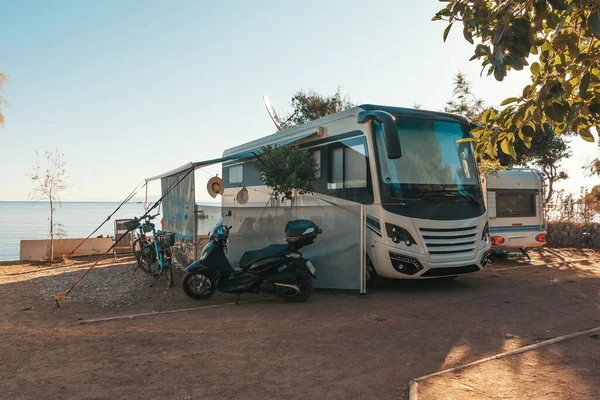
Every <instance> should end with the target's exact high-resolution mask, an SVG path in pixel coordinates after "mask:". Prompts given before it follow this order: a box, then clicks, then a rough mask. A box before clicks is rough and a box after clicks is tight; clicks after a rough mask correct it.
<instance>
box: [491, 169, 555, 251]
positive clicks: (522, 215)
mask: <svg viewBox="0 0 600 400" xmlns="http://www.w3.org/2000/svg"><path fill="white" fill-rule="evenodd" d="M485 181H486V182H485V183H486V185H485V186H486V192H487V193H486V195H487V208H488V216H489V219H490V221H489V224H490V234H491V240H492V248H494V249H520V250H521V251H522V252H523V253H525V252H526V251H527V250H528V249H530V248H532V247H540V246H543V245H545V244H546V242H547V240H548V235H547V232H546V221H545V219H544V177H543V176H542V174H541V173H540V172H539V171H537V170H535V169H507V170H505V171H496V176H494V175H490V176H488V177H487V178H486V180H485Z"/></svg>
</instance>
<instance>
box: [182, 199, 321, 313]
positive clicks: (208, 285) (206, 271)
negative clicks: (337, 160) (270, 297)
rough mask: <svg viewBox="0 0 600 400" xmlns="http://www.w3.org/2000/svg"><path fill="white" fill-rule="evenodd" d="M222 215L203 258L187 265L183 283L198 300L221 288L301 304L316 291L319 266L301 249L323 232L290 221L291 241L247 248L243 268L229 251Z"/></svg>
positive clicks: (311, 225)
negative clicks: (314, 281)
mask: <svg viewBox="0 0 600 400" xmlns="http://www.w3.org/2000/svg"><path fill="white" fill-rule="evenodd" d="M225 215H227V216H230V215H231V211H229V212H228V213H227V214H224V215H223V216H221V218H220V219H219V221H218V222H217V224H216V226H215V227H214V228H213V229H212V231H211V232H210V233H209V242H208V244H207V245H206V246H205V247H204V249H203V250H202V253H201V255H200V259H199V260H198V261H196V262H194V263H192V264H190V265H189V266H188V267H187V268H186V274H185V276H184V277H183V281H182V286H183V291H184V292H185V294H186V295H188V296H189V297H191V298H192V299H194V300H207V299H209V298H210V297H211V296H212V295H213V294H214V293H215V291H216V290H217V289H218V290H219V291H220V292H224V293H235V294H238V300H239V294H240V293H259V292H264V293H271V294H274V295H275V296H278V297H283V298H284V299H285V300H287V301H289V302H294V303H301V302H303V301H305V300H306V299H308V298H309V297H310V295H311V293H312V278H316V277H315V267H314V266H313V265H312V263H311V262H310V260H307V259H305V258H303V257H302V254H301V253H299V252H298V250H299V249H300V248H302V247H304V246H308V245H310V244H312V243H314V242H315V241H316V240H317V235H319V234H321V233H322V231H321V229H319V227H318V226H317V225H315V224H314V222H312V221H309V220H296V221H290V222H288V223H287V225H286V227H285V233H286V241H287V242H288V244H272V245H269V246H267V247H265V248H263V249H260V250H253V251H247V252H246V253H244V255H243V256H242V258H241V260H240V268H239V269H238V268H234V267H232V266H231V264H230V263H229V261H228V260H227V257H226V256H225V252H226V250H227V239H228V237H229V230H230V229H231V227H230V226H229V227H228V226H227V225H223V219H224V216H225Z"/></svg>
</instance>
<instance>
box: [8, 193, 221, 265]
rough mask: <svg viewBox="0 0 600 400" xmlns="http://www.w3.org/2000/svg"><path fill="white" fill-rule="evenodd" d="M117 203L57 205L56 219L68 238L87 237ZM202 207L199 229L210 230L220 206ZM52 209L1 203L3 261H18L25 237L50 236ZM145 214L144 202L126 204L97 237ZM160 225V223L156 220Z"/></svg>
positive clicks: (218, 214)
mask: <svg viewBox="0 0 600 400" xmlns="http://www.w3.org/2000/svg"><path fill="white" fill-rule="evenodd" d="M118 205H119V203H93V202H63V203H62V206H61V207H58V206H56V207H55V209H56V211H55V213H54V220H55V222H57V223H60V224H62V225H63V229H64V231H65V232H66V234H67V236H66V237H67V238H84V237H87V236H88V235H89V234H90V233H92V231H94V229H96V227H98V225H100V224H101V223H102V222H103V221H104V220H106V218H107V217H108V216H109V215H110V214H111V213H112V212H113V211H114V210H115V208H117V206H118ZM199 208H201V209H202V208H204V210H205V212H206V214H207V215H208V216H209V218H206V219H200V220H198V223H199V225H198V231H199V232H205V231H206V232H208V231H209V230H210V229H211V228H212V227H213V225H214V224H215V223H216V221H217V220H216V219H215V218H218V217H219V216H220V212H221V208H220V207H217V206H214V205H213V206H204V205H200V206H199ZM49 209H50V206H49V204H48V203H44V202H37V203H34V202H0V261H5V260H18V259H19V246H20V241H21V240H22V239H48V238H50V233H49V232H50V221H49V219H48V218H49ZM143 213H144V207H143V204H137V203H128V204H125V205H123V206H122V207H121V209H120V210H119V211H117V213H116V214H115V215H114V216H113V217H112V218H111V220H110V221H108V222H107V223H105V224H104V225H103V226H102V228H100V230H98V232H96V233H95V234H94V236H100V235H105V236H106V235H111V236H114V234H115V228H114V227H115V225H114V221H115V220H116V219H129V218H132V217H134V216H140V215H142V214H143ZM157 221H160V218H158V219H157ZM157 226H160V224H159V223H157Z"/></svg>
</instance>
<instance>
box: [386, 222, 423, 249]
mask: <svg viewBox="0 0 600 400" xmlns="http://www.w3.org/2000/svg"><path fill="white" fill-rule="evenodd" d="M385 230H386V231H387V234H388V237H389V238H390V239H392V242H394V243H404V244H405V245H407V246H409V247H410V246H412V245H413V244H417V241H416V240H415V239H414V238H413V237H412V235H411V234H410V232H408V231H407V230H406V229H404V228H400V227H399V226H396V225H392V224H388V223H386V224H385Z"/></svg>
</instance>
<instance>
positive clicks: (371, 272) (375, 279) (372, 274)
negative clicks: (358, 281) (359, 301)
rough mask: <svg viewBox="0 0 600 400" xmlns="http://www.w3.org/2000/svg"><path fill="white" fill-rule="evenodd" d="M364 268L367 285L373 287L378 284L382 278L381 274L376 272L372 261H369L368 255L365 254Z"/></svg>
mask: <svg viewBox="0 0 600 400" xmlns="http://www.w3.org/2000/svg"><path fill="white" fill-rule="evenodd" d="M365 267H366V268H365V269H366V273H367V274H366V275H367V276H366V283H367V287H371V288H372V287H375V286H377V285H379V284H380V283H381V282H382V280H383V278H382V277H381V276H379V274H378V273H377V271H376V270H375V265H374V264H373V262H372V261H371V258H370V257H369V256H367V264H366V265H365Z"/></svg>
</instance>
